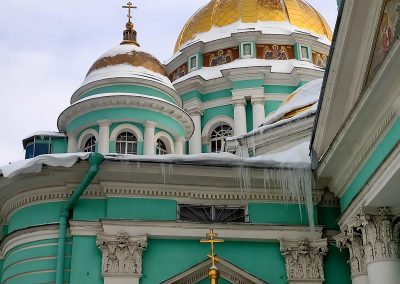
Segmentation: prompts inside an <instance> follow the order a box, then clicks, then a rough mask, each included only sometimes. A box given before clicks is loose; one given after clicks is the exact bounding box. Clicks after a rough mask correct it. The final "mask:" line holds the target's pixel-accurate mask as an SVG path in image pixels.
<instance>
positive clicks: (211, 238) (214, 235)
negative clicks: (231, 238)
mask: <svg viewBox="0 0 400 284" xmlns="http://www.w3.org/2000/svg"><path fill="white" fill-rule="evenodd" d="M206 236H207V238H208V239H207V240H200V243H208V244H210V245H211V255H210V254H208V255H207V256H208V257H209V258H211V261H212V265H213V266H214V265H215V261H216V257H215V244H216V243H223V242H224V240H222V239H217V237H218V234H217V233H214V230H213V229H211V230H210V232H209V233H207V235H206Z"/></svg>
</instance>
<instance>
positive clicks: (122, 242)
mask: <svg viewBox="0 0 400 284" xmlns="http://www.w3.org/2000/svg"><path fill="white" fill-rule="evenodd" d="M96 243H97V246H98V247H99V249H100V250H101V253H102V256H103V257H102V273H103V275H119V277H120V276H122V275H126V276H141V274H142V256H143V252H144V251H145V250H146V247H147V238H146V237H145V236H141V237H129V236H128V234H127V233H124V232H122V233H119V234H118V235H116V236H98V238H97V242H96Z"/></svg>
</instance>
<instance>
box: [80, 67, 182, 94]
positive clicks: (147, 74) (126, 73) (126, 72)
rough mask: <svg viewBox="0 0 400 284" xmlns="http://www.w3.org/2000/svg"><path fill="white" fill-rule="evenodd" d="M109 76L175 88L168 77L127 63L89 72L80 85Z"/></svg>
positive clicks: (109, 77) (108, 77)
mask: <svg viewBox="0 0 400 284" xmlns="http://www.w3.org/2000/svg"><path fill="white" fill-rule="evenodd" d="M111 78H137V79H141V80H149V81H153V82H157V83H160V84H163V85H165V86H167V87H169V88H171V89H173V90H175V88H174V86H173V85H172V83H171V81H170V80H169V78H168V77H166V76H163V75H161V74H159V73H156V72H153V71H151V70H149V69H147V68H144V67H142V66H132V65H130V64H128V63H126V64H119V65H112V66H107V67H104V68H99V69H96V70H94V71H92V72H90V74H89V75H88V76H87V77H86V78H85V80H84V81H83V83H82V85H81V87H82V86H85V85H87V84H90V83H92V82H95V81H100V80H104V79H111Z"/></svg>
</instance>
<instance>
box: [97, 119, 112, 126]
mask: <svg viewBox="0 0 400 284" xmlns="http://www.w3.org/2000/svg"><path fill="white" fill-rule="evenodd" d="M96 122H97V124H98V125H99V126H110V125H111V121H110V120H108V119H103V120H98V121H96Z"/></svg>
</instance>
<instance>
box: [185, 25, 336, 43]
mask: <svg viewBox="0 0 400 284" xmlns="http://www.w3.org/2000/svg"><path fill="white" fill-rule="evenodd" d="M256 31H257V32H261V33H262V34H269V35H291V34H292V33H299V34H309V35H312V36H315V37H316V38H318V41H319V42H321V43H324V44H326V45H330V44H331V42H330V41H329V39H328V38H327V37H326V36H322V35H319V34H316V33H314V32H312V31H309V30H305V29H300V28H298V27H296V26H294V25H292V24H290V23H289V22H288V21H285V22H273V21H269V22H264V21H259V22H257V23H243V22H242V21H241V20H239V21H237V22H235V23H232V24H230V25H227V26H223V27H218V26H213V27H212V28H211V30H209V31H207V32H203V33H199V34H197V35H196V36H195V37H194V38H193V39H192V40H189V41H187V42H186V43H184V44H183V45H182V46H181V47H180V50H182V49H183V48H184V47H186V46H189V45H192V44H194V43H196V42H205V43H206V42H211V41H214V40H218V39H223V38H229V37H231V36H232V34H234V33H243V32H256Z"/></svg>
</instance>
